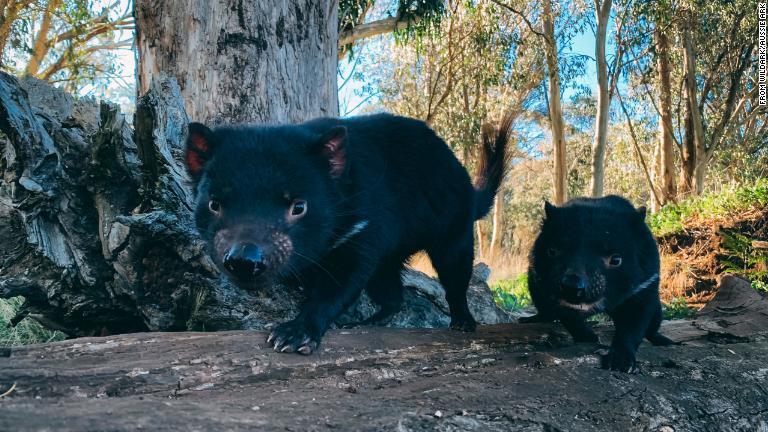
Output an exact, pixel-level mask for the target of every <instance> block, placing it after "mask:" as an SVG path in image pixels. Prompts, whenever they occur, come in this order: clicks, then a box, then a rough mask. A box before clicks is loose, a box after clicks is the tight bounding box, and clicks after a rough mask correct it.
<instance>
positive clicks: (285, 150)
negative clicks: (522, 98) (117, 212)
mask: <svg viewBox="0 0 768 432" xmlns="http://www.w3.org/2000/svg"><path fill="white" fill-rule="evenodd" d="M509 129H510V119H509V117H506V118H505V119H504V120H503V121H502V123H501V125H500V127H499V129H498V131H497V132H495V133H490V132H489V133H486V134H484V136H483V147H482V149H483V152H482V155H481V157H480V168H479V172H478V176H477V179H476V180H475V184H474V186H473V184H472V182H471V181H470V178H469V175H468V174H467V171H466V170H465V169H464V167H462V165H461V164H460V163H459V161H458V160H457V159H456V157H455V156H454V154H453V152H452V151H451V150H450V148H449V147H448V146H447V145H446V144H445V142H444V141H443V140H442V139H440V138H439V137H438V136H437V135H436V134H435V133H434V132H433V131H432V130H431V129H430V128H429V127H428V126H427V125H426V124H425V123H424V122H421V121H418V120H414V119H409V118H405V117H398V116H393V115H388V114H380V115H371V116H364V117H356V118H348V119H333V118H321V119H316V120H312V121H309V122H306V123H303V124H299V125H279V126H258V127H220V128H217V129H214V130H210V129H208V128H207V127H206V126H204V125H202V124H199V123H192V124H190V125H189V139H188V144H187V153H186V162H187V166H188V169H189V173H190V175H191V177H192V179H193V180H194V182H195V185H196V199H197V208H196V210H195V217H196V223H197V227H198V229H199V231H200V233H201V235H202V236H203V237H204V238H205V239H206V240H207V241H208V243H209V246H210V252H211V255H212V256H213V258H214V260H215V261H216V263H217V264H218V265H219V266H220V267H221V268H223V269H224V270H225V272H226V273H227V274H228V275H229V276H230V277H231V278H232V279H234V280H235V281H236V282H238V283H240V284H244V285H253V284H256V283H270V282H272V281H275V280H278V279H280V280H284V281H286V280H293V281H296V282H298V283H300V284H301V285H302V286H303V287H304V288H305V291H306V296H307V299H306V301H305V303H304V304H303V306H302V308H301V311H300V313H299V315H298V316H297V317H295V318H294V319H292V320H290V321H288V322H285V323H282V324H279V325H278V326H276V327H275V328H274V329H273V331H272V332H271V334H270V335H269V338H268V342H269V343H270V344H271V345H272V346H274V349H275V350H277V351H280V352H299V353H302V354H309V353H311V352H312V351H313V350H315V349H316V348H317V346H318V344H319V342H320V339H321V337H322V336H323V334H324V333H325V332H326V330H327V329H328V327H329V325H330V324H331V323H332V322H333V320H334V319H335V318H336V317H337V316H338V315H339V314H340V313H341V312H342V311H343V310H344V309H345V308H346V307H347V306H349V305H350V304H351V303H352V302H353V301H355V300H356V299H357V297H358V296H359V294H360V292H361V291H362V290H363V289H365V290H367V292H368V294H369V295H370V297H371V298H372V299H373V300H374V301H375V302H376V303H377V304H378V305H379V306H380V310H379V311H378V312H377V313H376V314H375V315H374V316H372V317H371V318H370V319H369V320H368V321H370V322H376V321H379V320H382V319H385V318H387V317H388V316H390V315H392V314H393V313H395V312H397V311H398V310H399V309H400V306H401V303H402V298H403V297H402V291H403V284H402V281H401V279H400V277H401V276H400V272H401V270H402V269H403V266H404V263H405V262H406V260H407V259H408V258H409V257H410V256H411V255H412V254H413V253H415V252H417V251H420V250H425V251H426V252H427V254H428V255H429V257H430V259H431V261H432V264H433V266H434V267H435V270H436V271H437V273H438V276H439V278H440V281H441V282H442V285H443V286H444V287H445V293H446V299H447V301H448V304H449V306H450V313H451V327H453V328H456V329H460V330H465V331H472V330H474V329H475V325H476V324H475V320H474V318H473V317H472V314H471V313H470V311H469V308H468V307H467V297H466V292H467V288H468V284H469V279H470V276H471V273H472V261H473V257H474V253H473V247H474V245H473V235H472V226H473V222H474V221H475V220H477V219H479V218H481V217H483V216H485V215H486V214H487V213H488V211H489V209H490V208H491V206H492V204H493V200H494V196H495V194H496V191H497V189H498V187H499V184H500V182H501V180H502V177H503V174H504V166H505V163H506V160H507V157H506V154H507V153H506V145H507V141H508V134H509Z"/></svg>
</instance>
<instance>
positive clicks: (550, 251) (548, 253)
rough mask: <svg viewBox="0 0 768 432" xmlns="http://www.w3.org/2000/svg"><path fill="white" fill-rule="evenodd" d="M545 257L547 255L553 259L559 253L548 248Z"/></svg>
mask: <svg viewBox="0 0 768 432" xmlns="http://www.w3.org/2000/svg"><path fill="white" fill-rule="evenodd" d="M547 255H549V256H550V257H552V258H554V257H556V256H558V255H560V251H559V250H557V249H555V248H549V249H547Z"/></svg>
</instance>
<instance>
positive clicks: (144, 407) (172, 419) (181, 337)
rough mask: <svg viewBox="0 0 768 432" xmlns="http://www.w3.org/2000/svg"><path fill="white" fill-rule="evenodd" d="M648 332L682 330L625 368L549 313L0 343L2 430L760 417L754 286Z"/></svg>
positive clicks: (462, 425) (762, 352)
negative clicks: (309, 347) (294, 330)
mask: <svg viewBox="0 0 768 432" xmlns="http://www.w3.org/2000/svg"><path fill="white" fill-rule="evenodd" d="M610 331H611V327H610V326H601V327H599V328H598V332H599V334H600V337H601V340H602V341H603V342H608V341H609V340H610ZM662 332H663V333H665V334H667V335H668V336H669V337H671V338H672V339H674V340H676V341H679V342H681V343H682V344H681V345H677V346H670V347H652V346H650V345H648V344H646V343H644V344H643V346H642V347H641V349H640V353H639V360H640V366H641V370H642V373H640V374H633V375H630V374H625V373H619V372H608V371H605V370H601V369H599V368H598V363H597V358H596V355H595V350H596V349H597V348H598V347H597V346H595V345H591V344H573V343H572V342H571V340H570V338H569V337H568V336H567V334H566V333H565V332H564V331H563V329H562V328H561V327H560V326H559V325H557V324H554V325H539V324H536V325H534V324H527V325H523V324H507V325H496V326H484V327H481V328H480V329H479V330H478V331H477V332H476V333H460V332H453V331H449V330H443V329H432V330H427V329H391V328H362V329H354V330H334V331H331V332H330V333H329V334H328V335H327V337H326V338H325V340H324V344H323V346H322V349H321V350H320V351H319V352H318V353H317V354H316V355H313V356H309V357H304V356H299V355H286V354H277V353H275V352H273V351H272V350H270V349H269V348H267V347H266V346H265V344H264V343H263V341H264V333H263V332H247V331H235V332H219V333H142V334H127V335H120V336H110V337H104V338H81V339H73V340H68V341H62V342H56V343H49V344H40V345H29V346H22V347H14V348H7V349H4V350H3V351H1V352H0V388H2V390H0V393H2V392H4V391H5V390H6V389H10V388H12V390H11V391H9V392H8V394H7V395H6V396H4V397H0V430H8V431H10V430H14V431H26V430H57V431H68V430H72V431H75V430H76V431H88V430H93V431H95V430H99V431H128V430H131V431H133V430H153V431H154V430H251V429H259V430H295V431H305V430H330V429H337V430H402V431H418V430H434V429H438V430H483V431H489V430H490V431H493V430H521V431H558V430H663V431H673V430H750V431H752V430H764V431H765V430H768V364H766V361H765V359H766V358H768V300H766V299H765V298H764V296H763V295H762V294H760V293H759V292H757V291H755V290H754V289H752V288H751V287H750V284H749V283H748V282H746V281H743V280H741V279H737V278H735V277H729V276H726V277H725V278H723V280H722V282H721V288H720V289H719V290H718V293H717V295H716V297H715V298H714V299H713V301H712V302H710V304H709V305H708V306H707V307H706V308H704V309H703V310H701V311H700V312H699V313H698V314H697V315H696V317H695V318H694V319H692V320H676V321H671V322H666V323H665V325H664V327H663V328H662Z"/></svg>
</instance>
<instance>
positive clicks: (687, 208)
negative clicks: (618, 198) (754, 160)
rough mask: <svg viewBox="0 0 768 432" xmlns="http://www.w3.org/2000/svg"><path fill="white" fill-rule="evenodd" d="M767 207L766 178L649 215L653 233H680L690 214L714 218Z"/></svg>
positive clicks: (767, 189)
mask: <svg viewBox="0 0 768 432" xmlns="http://www.w3.org/2000/svg"><path fill="white" fill-rule="evenodd" d="M765 206H768V179H760V180H758V181H756V182H755V183H754V184H753V185H749V186H743V187H740V188H736V189H732V190H727V191H723V192H719V193H709V194H704V195H701V196H699V197H695V198H691V199H687V200H685V201H681V202H680V203H678V204H673V205H668V206H665V207H664V208H662V209H661V211H659V212H657V213H656V214H652V215H650V216H649V217H648V225H649V226H650V227H651V231H653V233H654V235H656V236H657V237H662V236H665V235H669V234H674V233H678V232H681V231H682V230H683V226H684V224H685V221H686V220H688V219H689V218H691V217H693V216H697V217H700V218H704V219H714V218H719V217H724V216H728V215H729V214H732V213H734V212H739V211H743V210H746V209H749V208H753V207H765Z"/></svg>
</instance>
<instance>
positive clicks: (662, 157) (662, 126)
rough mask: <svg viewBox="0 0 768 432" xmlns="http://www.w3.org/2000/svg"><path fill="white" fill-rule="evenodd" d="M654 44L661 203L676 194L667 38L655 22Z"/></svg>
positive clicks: (658, 181)
mask: <svg viewBox="0 0 768 432" xmlns="http://www.w3.org/2000/svg"><path fill="white" fill-rule="evenodd" d="M654 42H655V45H656V66H657V69H658V74H659V76H658V86H659V111H660V118H659V145H658V154H659V163H658V165H657V167H658V176H657V184H658V187H659V188H658V190H659V192H660V195H661V197H660V198H661V203H662V204H666V203H668V202H670V201H674V200H675V198H676V195H677V191H676V189H675V155H674V137H673V135H672V84H671V79H670V60H669V38H668V37H667V35H666V34H665V33H664V31H663V29H662V28H661V27H660V24H658V23H657V25H656V30H655V32H654Z"/></svg>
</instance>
